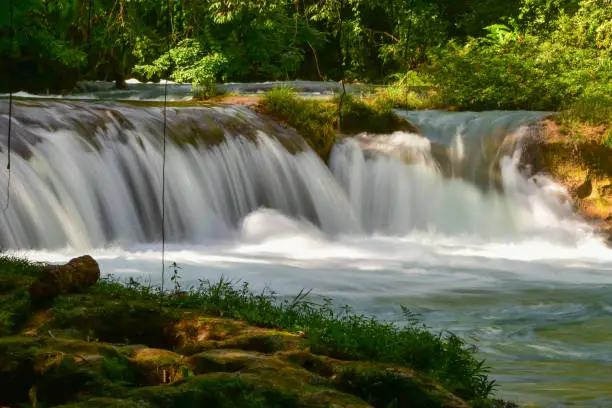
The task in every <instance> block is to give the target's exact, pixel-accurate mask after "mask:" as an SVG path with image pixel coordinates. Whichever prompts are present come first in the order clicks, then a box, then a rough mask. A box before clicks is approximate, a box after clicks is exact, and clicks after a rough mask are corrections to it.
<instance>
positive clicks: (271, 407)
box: [127, 374, 299, 408]
mask: <svg viewBox="0 0 612 408" xmlns="http://www.w3.org/2000/svg"><path fill="white" fill-rule="evenodd" d="M127 397H128V398H129V399H131V400H144V401H147V402H149V403H151V404H152V405H153V406H156V407H163V408H199V407H203V406H206V407H207V406H210V407H216V408H234V407H244V408H264V407H265V408H275V407H278V408H292V407H298V401H299V400H298V396H297V394H295V393H293V392H290V391H287V390H280V389H271V388H268V387H257V386H255V385H252V384H250V383H248V382H246V381H244V380H243V379H241V378H240V377H236V376H233V375H231V374H209V375H202V376H196V377H192V378H190V379H187V380H185V381H183V382H180V383H176V384H173V385H169V386H157V387H146V388H141V389H138V390H135V391H133V392H132V393H130V394H129V395H128V396H127Z"/></svg>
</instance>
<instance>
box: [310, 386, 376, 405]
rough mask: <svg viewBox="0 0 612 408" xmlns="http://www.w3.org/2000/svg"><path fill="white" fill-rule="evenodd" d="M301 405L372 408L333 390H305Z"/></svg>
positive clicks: (351, 396)
mask: <svg viewBox="0 0 612 408" xmlns="http://www.w3.org/2000/svg"><path fill="white" fill-rule="evenodd" d="M300 403H301V405H302V406H303V407H313V408H315V407H328V408H372V405H370V404H368V403H367V402H365V401H364V400H362V399H360V398H358V397H355V396H354V395H350V394H346V393H343V392H340V391H336V390H331V389H313V390H311V389H308V390H304V391H303V392H302V393H301V394H300Z"/></svg>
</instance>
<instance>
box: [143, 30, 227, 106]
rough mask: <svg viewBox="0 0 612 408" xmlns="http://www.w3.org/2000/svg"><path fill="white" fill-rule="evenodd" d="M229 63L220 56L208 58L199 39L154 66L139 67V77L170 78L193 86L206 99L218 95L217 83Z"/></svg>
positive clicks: (214, 54)
mask: <svg viewBox="0 0 612 408" xmlns="http://www.w3.org/2000/svg"><path fill="white" fill-rule="evenodd" d="M226 64H227V58H226V57H225V56H224V55H222V54H219V53H212V54H208V55H205V54H204V51H203V50H202V48H201V46H200V43H199V42H198V41H196V40H190V39H188V40H183V41H181V42H180V43H179V44H178V46H177V47H175V48H172V49H170V51H168V52H166V53H165V54H163V55H162V56H161V57H159V58H158V59H156V60H155V61H153V63H152V64H150V65H137V66H135V67H134V72H135V73H136V74H139V75H142V76H144V77H145V78H147V79H160V78H162V77H164V76H165V77H168V78H170V79H172V80H173V81H177V82H182V83H192V84H193V85H194V87H196V93H197V95H198V96H200V97H203V98H209V97H212V96H215V81H216V80H217V79H219V78H220V77H221V76H222V74H223V71H224V68H225V65H226Z"/></svg>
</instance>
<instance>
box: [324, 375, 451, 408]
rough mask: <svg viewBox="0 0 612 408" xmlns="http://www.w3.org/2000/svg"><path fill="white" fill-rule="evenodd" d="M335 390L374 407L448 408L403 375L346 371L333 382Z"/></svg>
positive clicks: (437, 396)
mask: <svg viewBox="0 0 612 408" xmlns="http://www.w3.org/2000/svg"><path fill="white" fill-rule="evenodd" d="M334 385H335V387H336V388H338V390H340V391H343V392H346V393H349V394H353V395H356V396H358V397H360V398H362V399H363V400H365V401H367V402H368V403H369V404H372V405H373V406H374V407H375V408H390V407H397V408H399V407H408V406H409V407H414V408H443V407H445V408H448V407H450V405H447V404H445V402H446V401H445V400H444V398H443V397H442V396H441V395H439V394H437V393H435V392H428V391H427V390H426V389H425V388H424V387H423V386H422V384H420V383H419V382H418V381H417V380H416V379H415V378H413V377H412V376H410V375H407V374H404V373H398V372H393V371H386V372H384V371H378V370H364V371H357V370H346V371H344V372H342V373H341V374H340V375H338V377H337V378H336V379H335V380H334Z"/></svg>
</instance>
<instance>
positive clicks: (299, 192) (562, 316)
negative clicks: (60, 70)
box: [0, 100, 612, 407]
mask: <svg viewBox="0 0 612 408" xmlns="http://www.w3.org/2000/svg"><path fill="white" fill-rule="evenodd" d="M149 105H150V104H149ZM0 109H1V113H0V134H1V135H2V136H1V137H3V139H1V140H0V146H1V147H2V155H1V157H2V159H1V160H6V136H5V135H6V127H7V123H8V117H7V114H6V112H7V111H8V109H7V104H6V101H0ZM400 114H402V115H405V116H407V117H408V118H409V119H410V120H411V121H412V122H413V123H415V124H416V125H417V126H418V127H419V128H420V130H421V132H422V134H423V135H424V137H422V136H419V135H414V134H408V133H401V132H400V133H395V134H393V135H360V136H359V137H355V138H351V139H345V140H343V141H341V142H339V143H338V144H337V145H336V146H335V147H334V150H333V152H332V155H331V157H330V163H329V167H328V166H325V164H324V163H323V162H322V161H321V160H320V159H319V158H318V157H317V156H316V155H315V154H314V153H313V152H312V151H310V150H309V149H308V148H307V147H306V145H305V143H304V142H303V140H301V138H299V137H298V136H297V135H295V133H292V132H291V131H290V130H287V129H284V128H282V127H280V126H279V125H277V124H275V123H274V122H271V121H269V120H268V119H265V118H263V117H260V116H258V115H256V114H254V113H252V112H251V111H249V110H248V109H246V108H241V107H224V108H220V107H208V108H202V107H197V108H196V107H189V106H174V107H172V108H169V110H168V125H169V126H168V136H169V137H168V150H167V173H166V188H167V190H166V194H167V201H166V211H167V212H166V216H167V217H166V222H167V224H166V231H167V237H168V244H167V245H166V250H167V252H166V259H167V260H168V261H169V262H177V263H178V264H179V265H181V267H182V270H181V276H182V279H183V280H184V281H183V284H184V285H185V286H188V285H189V284H192V283H193V284H195V283H196V282H197V280H198V279H201V278H209V279H215V278H217V277H218V276H219V275H223V276H225V277H229V278H244V279H246V280H247V281H248V282H249V283H250V284H251V287H253V288H254V289H255V290H258V289H259V288H263V287H264V286H266V285H269V286H271V287H272V288H273V289H275V290H277V291H278V292H280V293H281V294H283V295H288V296H291V295H294V294H295V293H297V292H298V291H299V290H300V289H303V288H313V289H314V291H315V292H316V293H317V294H320V295H324V296H330V297H332V298H334V299H335V300H336V301H338V302H342V303H344V302H346V303H349V304H351V305H352V306H354V307H355V308H356V309H357V310H358V311H363V312H365V313H372V314H375V315H377V316H378V317H381V318H388V319H391V320H395V321H399V322H401V321H402V319H403V317H402V315H401V313H399V311H398V305H399V304H404V305H407V306H409V307H411V308H412V310H413V311H417V312H419V313H420V314H421V316H422V317H423V319H424V320H425V322H426V323H428V324H429V325H430V326H432V327H433V328H434V329H442V328H450V329H451V330H453V331H455V332H457V333H459V334H461V335H464V336H475V337H476V338H477V339H479V343H478V346H479V347H480V350H481V353H482V355H483V357H485V358H486V359H487V362H488V363H489V364H491V365H492V366H493V373H494V374H495V375H496V376H497V378H498V379H499V380H500V383H501V384H502V388H501V397H505V398H512V399H516V400H518V401H526V402H533V401H538V402H540V403H541V404H542V405H544V406H550V407H553V406H554V407H557V406H565V405H564V404H565V403H566V402H568V403H569V401H573V402H576V401H578V403H579V404H580V405H581V406H607V405H611V404H612V391H610V389H609V387H608V385H609V382H610V380H611V379H612V371H610V368H609V367H610V365H609V363H610V362H612V352H611V350H610V348H609V344H608V342H609V337H610V336H611V335H612V332H611V331H610V328H611V327H612V313H611V311H612V297H611V295H610V293H612V290H610V289H612V251H611V250H610V249H607V248H606V247H605V245H604V244H603V243H602V241H601V239H599V238H598V237H597V236H596V235H595V234H593V231H592V230H591V229H590V228H589V227H588V226H587V225H586V224H585V223H583V222H582V221H581V220H580V219H579V218H578V217H577V216H576V215H575V214H574V212H573V211H572V208H571V205H570V204H569V202H568V201H567V197H566V194H565V192H564V191H563V189H562V188H561V187H560V186H558V185H556V184H554V183H552V182H550V181H548V180H547V179H546V178H545V177H537V178H534V177H528V176H527V175H526V174H524V173H523V172H522V170H521V167H520V166H519V163H520V154H521V140H522V139H523V138H524V137H528V136H529V135H528V133H529V132H530V131H531V128H530V127H529V126H528V125H529V123H531V122H533V121H535V120H538V119H539V118H541V117H542V116H543V114H541V113H536V112H516V113H508V112H490V113H478V114H476V113H444V112H400ZM13 120H14V122H13V131H14V134H13V141H12V142H13V144H12V145H13V164H12V187H11V188H12V190H11V201H10V206H9V209H8V210H7V211H6V212H4V213H0V245H1V246H2V247H3V248H5V249H7V250H9V251H10V252H11V253H15V254H17V255H20V254H21V255H23V254H25V255H26V256H28V257H30V258H31V259H35V260H36V259H40V260H45V261H58V262H63V261H66V260H67V259H69V258H70V257H72V256H75V255H78V254H82V253H83V251H85V250H86V251H87V252H88V253H90V254H92V255H93V256H94V257H95V258H96V259H97V260H98V261H99V263H100V264H101V267H102V271H103V273H105V274H116V275H119V276H125V277H127V276H129V277H136V278H149V279H152V280H153V281H154V282H156V281H157V280H159V276H157V273H156V272H155V271H158V269H159V261H160V258H161V254H160V249H161V246H160V245H159V240H160V238H161V229H160V227H161V225H160V221H161V214H160V206H161V201H160V199H161V168H162V162H161V160H162V157H161V143H162V135H163V127H162V126H163V123H162V112H161V107H159V106H148V105H147V104H142V103H139V104H120V103H113V102H100V101H98V102H95V103H85V102H74V101H72V102H70V101H63V102H57V101H47V100H45V101H41V100H37V101H32V100H20V101H18V102H16V104H15V107H14V116H13ZM3 167H5V163H2V162H0V168H3ZM0 195H1V196H2V197H6V183H0ZM568 372H569V373H570V374H568Z"/></svg>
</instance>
